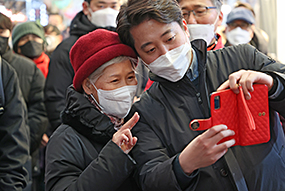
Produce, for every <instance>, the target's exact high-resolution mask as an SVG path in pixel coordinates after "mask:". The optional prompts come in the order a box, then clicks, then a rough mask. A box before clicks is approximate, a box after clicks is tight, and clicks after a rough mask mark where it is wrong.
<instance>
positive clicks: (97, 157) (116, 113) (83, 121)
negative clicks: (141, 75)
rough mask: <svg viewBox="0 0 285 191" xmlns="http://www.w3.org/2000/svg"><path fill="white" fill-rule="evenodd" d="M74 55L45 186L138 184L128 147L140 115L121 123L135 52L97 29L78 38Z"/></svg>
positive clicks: (49, 147) (131, 83)
mask: <svg viewBox="0 0 285 191" xmlns="http://www.w3.org/2000/svg"><path fill="white" fill-rule="evenodd" d="M70 60H71V63H72V66H73V69H74V72H75V76H74V80H73V85H72V86H70V87H69V88H68V89H67V97H66V107H65V109H64V111H63V112H62V114H61V118H62V124H61V125H60V126H59V127H58V128H57V130H56V131H55V132H54V134H53V135H52V137H51V138H50V141H49V143H48V145H47V151H46V173H45V178H46V190H80V191H83V190H84V191H88V190H100V191H103V190H106V191H112V190H128V191H129V190H130V191H131V190H137V187H136V185H135V183H134V181H132V179H131V174H132V171H133V169H134V166H135V161H134V160H133V159H132V158H131V157H130V156H129V155H128V153H129V151H130V150H131V149H132V148H133V146H134V145H135V144H136V141H137V138H136V137H132V134H131V131H130V130H131V129H132V127H133V126H134V125H135V124H136V122H137V121H138V120H139V115H138V114H137V113H135V114H134V116H133V117H132V118H131V119H130V120H129V121H128V122H126V123H125V124H124V125H123V123H124V117H125V116H126V115H127V114H128V112H129V110H130V107H131V105H132V100H133V97H134V95H135V92H136V85H137V80H136V77H135V72H134V66H135V65H136V63H137V57H136V54H135V52H134V51H133V50H132V49H131V48H130V47H128V46H126V45H124V44H122V43H121V42H120V40H119V37H118V35H117V33H115V32H110V31H107V30H104V29H98V30H95V31H94V32H91V33H89V34H87V35H85V36H82V37H81V38H79V39H78V41H77V42H76V43H75V44H74V46H73V47H72V49H71V51H70Z"/></svg>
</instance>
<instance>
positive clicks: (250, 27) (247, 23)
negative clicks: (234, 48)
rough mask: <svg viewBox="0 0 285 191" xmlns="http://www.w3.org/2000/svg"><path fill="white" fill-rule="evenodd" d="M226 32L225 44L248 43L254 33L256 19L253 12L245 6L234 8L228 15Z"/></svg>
mask: <svg viewBox="0 0 285 191" xmlns="http://www.w3.org/2000/svg"><path fill="white" fill-rule="evenodd" d="M226 23H227V26H226V29H225V34H226V37H227V42H226V44H225V46H231V45H238V44H246V43H249V42H250V41H251V39H252V38H253V35H254V28H255V25H254V23H255V19H254V15H253V13H252V12H251V11H250V10H248V9H246V8H244V7H237V8H234V9H233V10H232V11H231V12H230V13H229V15H228V17H227V22H226Z"/></svg>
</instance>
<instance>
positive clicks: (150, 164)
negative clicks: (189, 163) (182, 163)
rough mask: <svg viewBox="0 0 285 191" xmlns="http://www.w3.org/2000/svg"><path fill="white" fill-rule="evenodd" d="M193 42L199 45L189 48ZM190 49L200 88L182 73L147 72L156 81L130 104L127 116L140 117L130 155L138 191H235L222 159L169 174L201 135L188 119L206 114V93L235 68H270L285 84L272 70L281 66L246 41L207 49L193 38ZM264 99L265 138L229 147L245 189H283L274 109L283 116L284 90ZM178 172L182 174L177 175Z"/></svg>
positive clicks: (284, 162) (284, 157)
mask: <svg viewBox="0 0 285 191" xmlns="http://www.w3.org/2000/svg"><path fill="white" fill-rule="evenodd" d="M195 44H196V46H197V47H200V48H196V47H194V45H195ZM192 47H193V48H194V50H195V52H196V54H197V57H198V62H199V64H198V68H199V78H198V79H199V89H197V88H196V87H195V86H194V85H193V83H192V82H191V81H190V80H189V78H188V77H186V76H184V77H183V78H182V79H181V80H179V81H178V82H175V83H173V82H170V81H167V80H165V79H163V78H160V77H158V76H156V75H154V74H152V73H151V74H150V78H151V80H154V81H155V82H154V83H153V85H152V87H151V88H150V89H149V90H148V91H146V92H145V93H144V94H143V95H142V96H141V99H140V101H139V102H136V103H135V104H134V105H133V107H132V110H131V112H130V114H129V116H132V115H133V114H134V112H136V111H137V112H138V113H139V115H140V120H139V122H138V123H137V124H136V126H135V127H134V128H133V130H132V132H133V135H134V136H137V137H138V140H139V141H138V143H137V145H136V146H135V147H134V148H133V150H132V151H131V156H133V158H134V159H135V160H136V162H137V165H138V170H137V172H136V180H137V181H138V183H139V184H140V185H141V187H142V188H143V190H147V191H151V190H154V191H157V190H167V191H171V190H189V191H190V190H191V191H193V190H198V191H218V190H222V191H234V190H236V187H235V185H234V184H233V179H232V176H231V173H230V172H229V168H228V166H227V163H226V161H225V157H222V158H221V159H219V160H218V161H217V162H216V163H214V164H213V165H211V166H208V167H205V168H201V169H198V170H197V171H194V172H193V173H192V174H191V175H190V176H187V175H186V174H184V173H183V171H182V169H181V167H180V169H176V170H177V171H176V173H174V170H173V168H174V167H173V164H174V160H175V159H176V156H177V155H178V154H179V153H180V152H182V150H183V149H184V148H185V147H186V146H187V145H188V144H189V143H190V142H191V141H192V140H193V139H194V138H195V137H197V136H198V135H199V133H201V132H196V131H192V130H191V129H190V128H189V123H190V121H191V120H193V119H203V118H208V117H210V113H209V102H208V98H209V95H210V93H211V92H213V91H215V90H216V89H217V88H218V87H219V86H220V85H221V84H222V83H223V82H224V81H226V80H227V79H228V76H229V74H231V73H233V72H235V71H238V70H240V69H251V70H256V71H264V72H265V71H270V72H269V74H270V75H272V76H273V77H274V78H279V80H280V82H281V83H282V84H283V86H284V87H285V80H284V78H285V75H284V74H279V75H278V74H276V73H275V72H274V71H278V72H282V73H284V71H285V65H283V64H279V63H276V62H275V61H274V60H272V59H270V58H268V57H266V56H265V55H264V54H262V53H260V52H258V51H257V50H256V49H254V48H253V47H252V46H250V45H240V46H233V47H227V48H224V49H220V50H216V51H209V52H208V53H207V52H206V48H205V43H204V42H201V41H194V42H193V43H192ZM237 58H238V59H237ZM269 103H270V130H271V139H270V141H269V142H268V143H265V144H259V145H253V146H247V147H241V146H235V147H231V148H230V149H229V150H231V151H232V152H233V154H234V156H235V158H236V160H237V162H238V164H239V166H240V169H241V171H242V173H243V176H244V177H245V181H246V184H247V186H248V190H249V191H269V190H278V191H281V190H285V176H284V174H285V150H284V148H285V137H284V133H283V130H282V128H281V124H280V121H279V117H278V115H277V113H276V112H275V111H277V112H279V114H280V115H282V116H284V115H285V107H284V106H285V95H284V91H283V93H282V94H281V95H280V96H279V97H278V98H276V99H275V100H270V102H269ZM179 170H180V171H181V172H182V177H180V176H177V175H178V174H177V172H178V171H179ZM180 175H181V173H180ZM185 179H186V184H185ZM182 180H183V181H182ZM182 182H183V185H182ZM181 186H183V187H184V188H181Z"/></svg>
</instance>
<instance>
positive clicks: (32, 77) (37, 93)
mask: <svg viewBox="0 0 285 191" xmlns="http://www.w3.org/2000/svg"><path fill="white" fill-rule="evenodd" d="M0 29H2V32H0V39H1V41H2V43H1V51H0V55H2V57H3V59H5V60H6V61H7V62H8V63H9V64H10V65H11V66H12V67H13V68H14V69H15V71H16V72H17V75H18V78H19V79H20V80H19V83H20V88H21V91H22V95H23V98H24V100H25V103H26V105H27V110H28V122H27V125H28V127H29V128H30V154H31V156H32V170H31V171H32V174H33V177H34V178H35V177H37V176H38V175H39V174H40V161H39V147H40V144H41V140H42V137H43V134H44V133H45V131H46V128H47V125H48V118H47V114H46V109H45V105H44V85H45V78H44V76H43V74H42V72H41V71H40V69H38V68H37V66H36V65H35V63H34V62H33V61H32V60H30V59H28V58H26V57H24V56H21V55H19V54H16V53H14V52H13V51H12V49H10V47H9V46H8V38H9V36H10V34H11V30H12V22H11V20H10V19H9V18H8V17H7V16H5V15H3V14H2V13H0ZM33 187H34V190H38V188H37V187H38V186H37V181H36V180H34V181H33Z"/></svg>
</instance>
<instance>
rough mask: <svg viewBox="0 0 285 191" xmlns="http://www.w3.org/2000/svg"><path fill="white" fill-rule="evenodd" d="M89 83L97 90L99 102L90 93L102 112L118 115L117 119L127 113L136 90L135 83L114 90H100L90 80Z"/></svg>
mask: <svg viewBox="0 0 285 191" xmlns="http://www.w3.org/2000/svg"><path fill="white" fill-rule="evenodd" d="M90 82H91V81H90ZM91 84H92V85H93V87H94V88H95V89H96V90H97V94H98V99H99V103H98V102H97V101H96V99H95V98H94V97H93V95H92V94H91V97H92V99H93V100H94V101H95V102H96V103H97V105H98V106H99V107H100V109H101V110H102V112H103V113H106V114H108V115H111V116H115V117H118V118H119V119H121V118H124V117H126V116H127V115H128V113H129V111H130V109H131V106H132V103H133V99H134V96H135V93H136V90H137V86H136V85H133V86H123V87H121V88H117V89H114V90H102V89H97V88H96V87H95V85H94V84H93V83H92V82H91Z"/></svg>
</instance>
